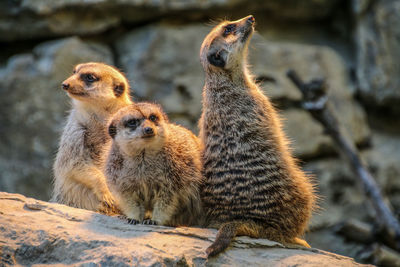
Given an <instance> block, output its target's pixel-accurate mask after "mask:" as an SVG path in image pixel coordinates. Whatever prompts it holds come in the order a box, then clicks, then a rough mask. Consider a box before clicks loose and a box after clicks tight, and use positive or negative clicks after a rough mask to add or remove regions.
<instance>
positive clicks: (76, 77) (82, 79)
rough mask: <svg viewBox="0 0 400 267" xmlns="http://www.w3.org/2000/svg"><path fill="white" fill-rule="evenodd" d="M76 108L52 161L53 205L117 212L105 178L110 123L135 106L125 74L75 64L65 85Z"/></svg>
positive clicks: (98, 64) (112, 69)
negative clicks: (131, 106) (110, 119)
mask: <svg viewBox="0 0 400 267" xmlns="http://www.w3.org/2000/svg"><path fill="white" fill-rule="evenodd" d="M62 88H63V89H64V90H65V91H66V92H67V94H68V96H69V97H70V98H71V99H72V110H71V111H70V114H69V116H68V121H67V124H66V126H65V128H64V132H63V134H62V136H61V141H60V145H59V149H58V153H57V157H56V160H55V163H54V168H53V169H54V189H53V196H52V199H51V200H52V201H55V202H58V203H61V204H65V205H69V206H72V207H76V208H82V209H88V210H93V211H99V212H102V213H106V214H113V213H115V212H117V210H118V209H117V207H116V205H115V201H114V198H113V196H112V195H111V193H110V191H109V189H108V187H107V184H106V180H105V176H104V174H103V167H104V161H105V156H106V151H107V150H108V148H109V146H110V142H111V138H110V137H109V136H108V134H107V123H108V120H109V118H110V116H111V115H112V114H114V113H115V112H116V111H117V110H118V109H120V108H122V107H124V106H127V105H130V104H131V103H132V101H131V99H130V96H129V84H128V81H127V79H126V78H125V76H124V75H123V74H122V73H120V72H119V71H118V70H117V69H115V68H114V67H111V66H109V65H106V64H103V63H94V62H90V63H85V64H79V65H77V66H76V67H75V68H74V70H73V74H72V75H71V76H70V77H69V78H68V79H66V80H65V81H64V82H63V83H62Z"/></svg>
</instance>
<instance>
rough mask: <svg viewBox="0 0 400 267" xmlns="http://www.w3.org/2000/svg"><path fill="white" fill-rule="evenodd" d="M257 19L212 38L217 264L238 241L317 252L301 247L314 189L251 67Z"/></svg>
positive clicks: (211, 163)
mask: <svg viewBox="0 0 400 267" xmlns="http://www.w3.org/2000/svg"><path fill="white" fill-rule="evenodd" d="M254 24H255V19H254V17H253V16H248V17H245V18H243V19H240V20H237V21H225V22H222V23H220V24H219V25H218V26H216V27H215V28H214V29H213V30H212V31H211V32H210V33H209V34H208V35H207V37H206V38H205V40H204V42H203V44H202V46H201V50H200V58H201V63H202V65H203V68H204V71H205V76H206V78H205V86H204V89H203V111H202V116H201V119H200V121H199V128H200V139H201V142H202V146H203V148H202V159H203V168H204V170H203V172H204V175H205V183H204V186H203V188H202V200H203V202H204V203H203V205H204V209H205V211H206V214H207V225H208V226H209V227H214V228H217V229H219V231H218V234H217V237H216V240H215V242H214V243H213V244H212V245H211V246H210V247H209V248H207V250H206V253H207V256H208V257H211V256H214V255H216V254H218V253H220V252H221V251H223V250H224V249H226V248H227V247H228V246H229V244H230V242H231V240H232V239H233V238H234V237H235V236H237V235H247V236H250V237H254V238H267V239H270V240H274V241H277V242H281V243H283V244H286V245H294V246H298V245H301V246H305V247H309V245H308V244H307V242H306V241H305V240H303V239H301V236H302V235H303V233H304V231H305V228H306V226H307V222H308V221H309V219H310V216H311V213H312V210H313V207H314V201H315V195H314V187H313V184H312V183H311V181H310V178H309V177H307V176H306V175H305V174H304V173H303V172H302V171H301V169H300V168H299V167H298V166H297V163H296V160H295V159H294V158H293V157H292V155H291V152H290V150H289V147H288V142H287V139H286V137H285V134H284V133H283V131H282V127H281V122H280V119H279V117H278V115H277V113H276V111H275V109H274V108H273V106H272V104H271V103H270V101H269V99H268V98H267V96H265V95H264V94H263V93H262V91H261V90H260V88H259V87H258V86H257V84H256V83H255V82H254V79H253V77H252V76H251V75H250V73H249V70H248V68H247V66H246V63H247V59H246V58H247V50H248V44H249V40H250V38H251V36H252V34H253V32H254Z"/></svg>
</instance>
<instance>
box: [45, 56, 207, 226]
mask: <svg viewBox="0 0 400 267" xmlns="http://www.w3.org/2000/svg"><path fill="white" fill-rule="evenodd" d="M62 88H63V89H64V90H65V91H66V92H67V93H68V96H70V97H71V98H72V105H73V108H72V110H71V113H70V115H69V117H68V122H67V124H66V126H65V129H64V132H63V135H62V137H61V142H60V146H59V150H58V154H57V158H56V161H55V164H54V174H55V177H54V190H53V197H52V200H53V201H55V202H58V203H62V204H66V205H69V206H73V207H77V208H83V209H88V210H93V211H98V212H102V213H105V214H108V215H112V214H119V213H120V210H121V211H122V213H123V214H124V215H125V216H127V217H128V218H129V220H130V222H132V223H137V222H143V223H148V224H162V225H171V226H177V225H193V224H194V223H195V219H196V218H198V217H199V216H200V191H199V187H200V184H201V181H202V175H201V165H200V164H201V163H200V143H199V141H198V138H197V137H196V136H194V135H193V134H192V133H191V132H190V131H189V130H187V129H185V128H183V127H180V126H177V125H174V124H172V123H170V122H169V121H168V118H167V116H166V115H165V113H163V111H162V110H161V108H160V107H159V106H158V105H155V104H150V103H137V104H135V103H133V102H132V101H131V99H130V97H129V85H128V82H127V79H126V78H125V76H124V75H123V74H122V73H121V72H119V71H118V70H117V69H115V68H114V67H111V66H108V65H106V64H103V63H93V62H92V63H86V64H80V65H78V66H76V67H75V69H74V71H73V74H72V76H71V77H69V78H68V79H67V80H65V81H64V82H63V84H62ZM110 121H111V123H110ZM110 189H111V192H110ZM146 214H151V215H150V217H149V218H146V217H145V215H146Z"/></svg>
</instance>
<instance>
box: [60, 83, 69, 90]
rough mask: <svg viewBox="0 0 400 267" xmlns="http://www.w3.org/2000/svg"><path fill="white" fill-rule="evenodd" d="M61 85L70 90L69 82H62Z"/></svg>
mask: <svg viewBox="0 0 400 267" xmlns="http://www.w3.org/2000/svg"><path fill="white" fill-rule="evenodd" d="M61 87H62V89H64V90H68V88H69V83H66V82H63V83H62V84H61Z"/></svg>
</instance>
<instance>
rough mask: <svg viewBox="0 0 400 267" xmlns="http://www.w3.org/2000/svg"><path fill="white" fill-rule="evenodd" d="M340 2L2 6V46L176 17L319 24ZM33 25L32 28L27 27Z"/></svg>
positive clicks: (116, 0)
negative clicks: (237, 13)
mask: <svg viewBox="0 0 400 267" xmlns="http://www.w3.org/2000/svg"><path fill="white" fill-rule="evenodd" d="M338 2H339V0H304V1H297V0H284V1H263V0H256V1H245V0H234V1H229V0H190V1H186V0H173V1H168V0H159V1H147V0H112V1H111V0H95V1H79V0H73V1H70V0H58V1H52V0H37V1H29V0H21V1H3V2H1V3H0V40H7V41H10V40H19V39H33V38H40V37H45V36H64V35H69V34H77V35H84V34H96V33H99V32H102V31H105V30H107V29H110V28H112V27H115V26H117V25H120V24H122V23H126V22H128V23H133V24H135V23H143V22H145V21H149V20H155V19H159V18H162V17H174V16H176V14H177V13H180V14H181V15H183V16H185V17H187V18H192V19H193V18H198V17H202V16H204V13H214V14H215V13H216V14H218V13H221V14H222V16H223V14H224V12H226V11H230V12H232V11H233V10H241V9H243V8H245V9H246V10H248V12H250V13H252V12H254V11H258V12H267V13H269V14H271V15H273V14H275V13H278V15H277V17H285V18H293V19H299V20H316V19H321V18H325V17H328V16H329V15H330V14H331V12H332V10H333V8H334V7H335V6H336V5H337V4H338ZM26 25H29V26H30V27H26Z"/></svg>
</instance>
